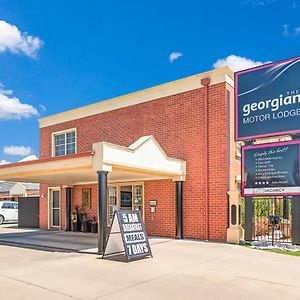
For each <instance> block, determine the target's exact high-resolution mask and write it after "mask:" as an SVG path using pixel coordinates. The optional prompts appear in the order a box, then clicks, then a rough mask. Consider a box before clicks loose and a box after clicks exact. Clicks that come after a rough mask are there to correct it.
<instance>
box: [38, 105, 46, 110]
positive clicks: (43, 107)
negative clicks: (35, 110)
mask: <svg viewBox="0 0 300 300" xmlns="http://www.w3.org/2000/svg"><path fill="white" fill-rule="evenodd" d="M39 108H40V109H41V110H42V111H46V110H47V108H46V106H45V105H43V104H39Z"/></svg>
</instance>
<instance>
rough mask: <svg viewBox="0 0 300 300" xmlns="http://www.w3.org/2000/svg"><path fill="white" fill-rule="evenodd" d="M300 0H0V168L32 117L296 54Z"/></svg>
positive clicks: (33, 127) (27, 135)
mask: <svg viewBox="0 0 300 300" xmlns="http://www.w3.org/2000/svg"><path fill="white" fill-rule="evenodd" d="M299 16H300V0H299V1H297V0H296V1H293V0H236V1H235V0H232V1H222V0H219V1H216V0H214V1H199V0H194V1H192V0H186V1H177V0H173V1H169V0H164V1H161V0H160V1H157V0H151V1H144V0H128V1H124V0H116V1H103V0H88V1H81V0H51V1H48V0H43V1H41V0H27V1H20V0H18V1H15V0H0V163H2V164H3V163H7V162H16V161H19V160H21V159H24V158H25V159H26V158H27V157H28V156H31V155H36V156H37V157H38V156H39V127H38V121H37V120H38V118H40V117H44V116H48V115H52V114H56V113H59V112H62V111H66V110H69V109H73V108H76V107H80V106H83V105H87V104H91V103H95V102H99V101H103V100H106V99H109V98H112V97H116V96H119V95H122V94H126V93H130V92H134V91H136V90H140V89H144V88H148V87H151V86H155V85H158V84H162V83H165V82H169V81H172V80H177V79H180V78H184V77H186V76H190V75H193V74H197V73H202V72H204V71H208V70H211V69H214V68H217V67H221V66H224V65H229V66H230V67H231V68H233V69H234V70H235V71H236V70H240V69H244V68H249V67H252V66H255V65H260V64H262V63H265V62H270V61H278V60H282V59H285V58H288V57H293V56H298V55H299V54H300V49H299V48H300V17H299Z"/></svg>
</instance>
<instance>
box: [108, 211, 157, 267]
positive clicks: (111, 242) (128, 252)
mask: <svg viewBox="0 0 300 300" xmlns="http://www.w3.org/2000/svg"><path fill="white" fill-rule="evenodd" d="M120 254H125V256H126V259H127V261H132V260H137V259H141V258H144V257H146V256H151V257H152V252H151V249H150V244H149V241H148V236H147V233H146V230H145V225H144V222H143V220H142V217H141V212H140V211H139V210H126V211H124V210H117V211H115V213H114V217H113V222H112V226H111V231H110V234H109V237H108V240H107V244H106V248H105V252H104V255H103V258H104V257H105V256H114V255H120Z"/></svg>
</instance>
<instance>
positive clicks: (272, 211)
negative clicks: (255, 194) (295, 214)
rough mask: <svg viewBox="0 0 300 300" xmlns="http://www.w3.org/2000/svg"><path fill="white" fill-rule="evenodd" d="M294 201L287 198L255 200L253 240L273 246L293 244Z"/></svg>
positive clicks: (260, 198) (261, 198)
mask: <svg viewBox="0 0 300 300" xmlns="http://www.w3.org/2000/svg"><path fill="white" fill-rule="evenodd" d="M291 233H292V199H290V198H287V197H259V198H253V227H252V240H255V241H260V240H267V241H268V242H272V244H275V243H278V242H284V243H291V242H292V240H291Z"/></svg>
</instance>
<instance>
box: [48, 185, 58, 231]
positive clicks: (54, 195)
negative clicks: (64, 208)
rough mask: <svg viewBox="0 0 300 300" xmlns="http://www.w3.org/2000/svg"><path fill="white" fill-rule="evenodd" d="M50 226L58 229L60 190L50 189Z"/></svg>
mask: <svg viewBox="0 0 300 300" xmlns="http://www.w3.org/2000/svg"><path fill="white" fill-rule="evenodd" d="M50 207H51V211H50V215H51V219H50V226H51V227H60V217H59V216H60V190H59V189H51V190H50Z"/></svg>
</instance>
